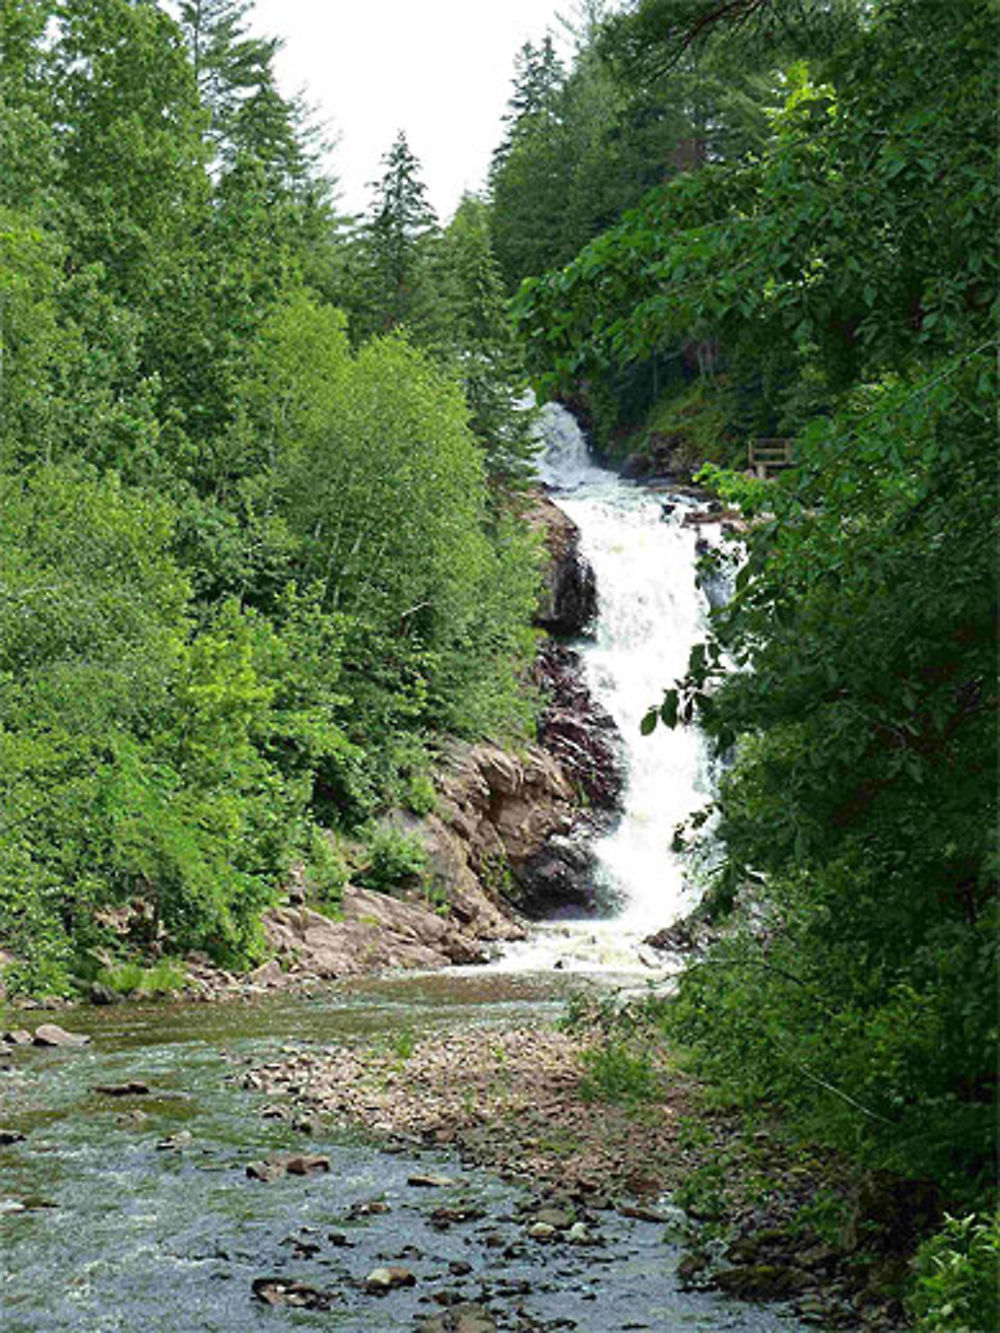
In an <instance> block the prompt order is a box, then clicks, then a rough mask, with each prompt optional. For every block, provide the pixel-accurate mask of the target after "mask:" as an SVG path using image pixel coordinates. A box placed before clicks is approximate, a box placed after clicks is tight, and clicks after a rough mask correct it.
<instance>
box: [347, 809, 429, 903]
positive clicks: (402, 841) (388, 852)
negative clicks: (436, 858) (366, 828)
mask: <svg viewBox="0 0 1000 1333" xmlns="http://www.w3.org/2000/svg"><path fill="white" fill-rule="evenodd" d="M367 850H368V863H367V865H366V866H365V867H364V868H363V869H362V870H361V872H360V873H359V874H358V876H357V878H358V881H359V882H360V883H361V884H362V885H364V887H365V888H366V889H374V890H375V892H376V893H392V892H393V891H394V890H398V889H401V888H409V887H412V886H413V881H414V880H416V881H417V882H419V883H422V881H423V876H424V872H425V871H426V869H427V849H426V848H425V847H424V845H423V843H422V842H421V841H420V839H419V838H418V837H416V836H415V835H414V834H412V833H404V832H402V830H400V829H395V828H389V827H387V826H385V825H379V826H378V827H376V828H375V829H374V830H373V831H372V833H371V834H370V836H369V839H368V849H367Z"/></svg>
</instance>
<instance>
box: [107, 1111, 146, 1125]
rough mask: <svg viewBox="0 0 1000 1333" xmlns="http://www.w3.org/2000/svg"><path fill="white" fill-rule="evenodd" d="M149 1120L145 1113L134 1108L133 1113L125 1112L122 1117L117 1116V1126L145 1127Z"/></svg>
mask: <svg viewBox="0 0 1000 1333" xmlns="http://www.w3.org/2000/svg"><path fill="white" fill-rule="evenodd" d="M148 1119H149V1116H148V1115H147V1114H146V1112H145V1111H140V1110H139V1108H138V1107H134V1108H133V1109H132V1110H131V1111H123V1112H122V1114H121V1115H116V1116H115V1124H116V1125H144V1124H145V1123H146V1121H147V1120H148Z"/></svg>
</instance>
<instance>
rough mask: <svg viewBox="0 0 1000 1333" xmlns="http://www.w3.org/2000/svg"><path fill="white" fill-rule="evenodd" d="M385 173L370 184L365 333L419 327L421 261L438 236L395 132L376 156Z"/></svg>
mask: <svg viewBox="0 0 1000 1333" xmlns="http://www.w3.org/2000/svg"><path fill="white" fill-rule="evenodd" d="M382 164H383V166H384V167H385V170H384V172H383V174H382V176H381V178H380V179H379V180H378V181H375V182H373V183H372V186H371V188H372V191H373V196H372V206H371V211H370V214H369V222H368V225H367V228H366V233H365V242H366V246H367V250H368V264H369V290H368V300H369V303H370V307H371V309H370V312H369V318H370V319H371V320H372V322H373V327H371V328H370V329H369V331H370V332H375V331H377V330H386V329H392V328H395V327H397V326H399V325H401V324H407V325H413V324H415V323H418V324H423V325H424V326H425V328H426V325H427V322H428V320H429V319H430V318H431V311H430V309H429V305H431V304H433V302H432V298H431V295H430V290H429V283H428V281H427V278H428V271H427V260H428V256H429V250H430V248H431V245H432V244H433V241H434V239H435V238H436V237H437V236H438V234H439V233H438V224H437V217H436V215H435V213H434V210H433V208H432V207H431V205H430V204H429V202H428V200H427V188H426V186H425V185H424V183H423V181H422V180H421V177H420V162H419V160H418V159H417V158H416V156H415V155H414V153H413V151H412V150H411V148H410V145H409V143H408V142H407V138H406V134H405V132H404V131H403V130H400V131H399V134H398V135H397V136H396V140H395V142H394V143H393V145H392V147H391V148H390V149H389V151H388V153H386V154H385V156H384V157H383V158H382Z"/></svg>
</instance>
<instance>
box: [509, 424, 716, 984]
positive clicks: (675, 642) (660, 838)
mask: <svg viewBox="0 0 1000 1333" xmlns="http://www.w3.org/2000/svg"><path fill="white" fill-rule="evenodd" d="M539 430H540V438H541V442H542V449H541V456H540V458H539V460H538V463H537V470H538V474H539V477H540V478H541V480H542V481H544V482H545V483H546V484H547V485H548V486H549V487H550V488H551V496H550V498H551V499H552V500H553V501H554V502H555V503H556V504H557V505H558V506H559V508H560V509H562V510H563V512H564V513H565V514H566V515H567V516H568V517H569V518H571V519H572V520H573V522H574V523H575V524H576V525H577V527H578V529H579V531H580V551H581V554H582V555H583V556H584V557H585V558H586V559H587V560H588V561H589V562H590V564H591V566H592V567H593V569H594V572H595V574H596V577H597V596H598V615H597V623H596V626H595V629H594V635H593V638H591V639H586V640H581V641H580V642H579V643H577V644H575V645H574V646H575V647H576V648H577V649H578V651H579V652H580V655H581V657H582V659H583V664H584V671H585V674H586V679H587V683H588V685H589V687H590V690H591V692H592V694H593V695H594V697H595V698H596V699H597V700H598V701H599V702H600V703H601V704H603V706H604V707H605V708H606V709H607V710H608V712H609V713H610V714H611V716H612V717H613V718H614V720H615V722H616V723H617V724H618V727H619V730H620V731H621V734H622V737H623V740H624V743H625V749H626V757H627V769H628V776H627V783H626V788H625V793H624V808H623V812H622V816H621V819H620V821H619V822H618V823H617V825H616V826H615V828H614V829H613V830H612V831H611V832H609V833H608V834H606V835H605V836H603V837H601V838H599V839H598V840H597V842H596V843H595V844H594V851H595V854H596V857H597V865H598V872H597V873H598V874H599V876H600V877H601V880H602V885H601V887H602V893H603V896H605V897H607V898H609V899H610V900H611V901H613V902H615V903H616V904H617V905H618V910H617V914H616V915H614V916H612V917H611V918H609V919H607V920H600V921H596V920H593V919H588V920H581V921H576V922H570V923H567V922H565V921H560V922H559V923H558V924H555V923H552V924H550V925H548V926H544V925H543V926H542V927H540V928H538V929H537V930H536V932H535V933H534V935H533V937H532V939H531V940H530V941H529V942H528V943H527V944H526V945H521V946H514V947H513V948H512V949H510V950H509V951H508V953H507V956H506V959H505V961H504V965H505V966H512V967H518V968H528V967H534V966H539V967H544V966H549V967H551V966H553V965H554V964H558V965H561V966H564V967H566V968H569V969H573V970H588V969H594V968H603V969H610V970H621V969H622V968H625V969H628V970H631V969H633V968H634V967H636V966H637V965H638V966H642V965H643V963H642V958H641V954H642V950H641V940H642V938H643V936H644V935H647V934H649V933H650V932H651V931H654V930H656V929H658V928H660V927H662V926H666V925H669V924H670V923H671V922H672V921H674V920H676V919H677V918H678V917H680V916H682V915H684V914H685V913H686V912H688V911H689V910H690V909H691V908H692V907H693V906H694V904H695V896H694V893H693V891H692V889H691V888H690V886H689V885H688V883H687V881H686V877H685V866H684V863H683V860H682V858H681V857H679V856H678V855H677V854H676V853H675V852H673V851H672V850H671V842H672V839H673V833H674V829H675V827H676V826H677V825H678V824H679V823H681V821H682V820H683V819H684V818H685V817H686V816H687V815H688V814H690V813H691V812H692V811H693V810H695V809H697V808H698V807H699V806H701V805H703V804H704V802H705V800H706V797H707V795H708V792H709V786H710V784H709V780H708V760H707V755H706V751H705V746H704V742H703V739H702V737H701V736H700V735H699V733H698V732H697V730H696V729H695V728H678V729H677V730H675V731H670V730H669V729H667V728H665V727H658V728H657V729H656V730H655V731H654V732H653V733H652V735H650V736H646V737H644V736H642V735H641V734H640V731H639V723H640V720H641V718H642V716H643V714H644V713H645V712H646V710H647V709H648V708H649V706H650V705H651V704H655V703H659V701H660V700H661V699H662V697H663V691H664V689H665V688H667V687H668V686H670V685H671V684H672V683H673V681H674V680H675V679H676V678H677V677H678V676H681V675H683V673H684V671H685V670H686V667H687V661H688V654H689V652H690V649H691V646H692V644H693V643H695V642H697V641H698V640H699V639H700V638H701V636H702V632H703V629H704V625H705V617H706V615H707V613H708V603H707V601H706V599H705V597H704V595H703V594H702V592H701V591H700V590H699V589H698V588H697V587H696V584H695V561H696V552H695V540H696V537H695V532H694V530H693V529H691V528H687V527H684V526H683V515H684V510H685V508H686V507H688V506H690V505H691V504H692V503H693V502H692V501H691V500H690V499H689V498H688V497H685V496H683V495H675V494H670V495H669V497H668V496H667V494H665V493H662V494H661V493H655V492H651V491H649V490H647V489H644V488H642V487H641V486H637V485H635V484H633V483H630V482H626V481H622V480H621V479H620V478H619V477H618V476H617V475H616V474H614V473H612V472H609V471H607V470H606V469H604V468H600V467H598V466H596V465H595V464H594V462H593V460H592V459H591V458H590V456H589V454H588V451H587V445H586V441H585V440H584V438H583V435H582V433H581V431H580V429H579V427H578V426H577V423H576V422H575V420H574V419H573V417H572V416H571V415H570V414H569V413H568V412H567V411H566V410H565V409H563V408H561V407H558V406H555V405H554V404H548V405H547V406H546V407H544V408H543V409H542V411H541V414H540V428H539ZM668 498H669V501H670V502H671V503H670V504H668V505H667V506H666V507H665V506H664V501H665V500H667V499H668ZM647 963H648V960H647Z"/></svg>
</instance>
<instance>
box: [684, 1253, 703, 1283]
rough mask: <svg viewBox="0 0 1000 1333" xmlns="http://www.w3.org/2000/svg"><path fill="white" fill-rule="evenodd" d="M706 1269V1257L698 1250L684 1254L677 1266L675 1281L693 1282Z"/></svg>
mask: <svg viewBox="0 0 1000 1333" xmlns="http://www.w3.org/2000/svg"><path fill="white" fill-rule="evenodd" d="M707 1268H708V1256H707V1255H706V1254H702V1253H701V1251H700V1250H692V1251H691V1253H690V1254H685V1255H684V1257H683V1258H682V1259H681V1261H680V1263H679V1264H678V1265H677V1280H678V1282H680V1283H684V1284H687V1283H691V1282H694V1281H695V1280H696V1279H697V1278H698V1277H700V1276H701V1274H703V1273H704V1272H705V1270H706V1269H707Z"/></svg>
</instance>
